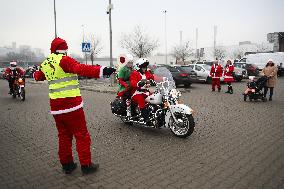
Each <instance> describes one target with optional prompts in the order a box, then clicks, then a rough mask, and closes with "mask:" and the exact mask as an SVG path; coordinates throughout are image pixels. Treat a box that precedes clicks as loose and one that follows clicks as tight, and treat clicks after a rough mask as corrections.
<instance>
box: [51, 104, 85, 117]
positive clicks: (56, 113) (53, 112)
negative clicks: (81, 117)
mask: <svg viewBox="0 0 284 189" xmlns="http://www.w3.org/2000/svg"><path fill="white" fill-rule="evenodd" d="M83 105H84V103H83V102H81V104H79V105H78V106H75V107H73V108H68V109H65V110H57V111H50V113H51V114H52V115H58V114H66V113H69V112H73V111H75V110H78V109H80V108H82V107H83Z"/></svg>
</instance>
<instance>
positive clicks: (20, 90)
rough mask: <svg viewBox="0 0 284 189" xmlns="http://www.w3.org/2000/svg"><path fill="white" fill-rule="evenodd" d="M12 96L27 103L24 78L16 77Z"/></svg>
mask: <svg viewBox="0 0 284 189" xmlns="http://www.w3.org/2000/svg"><path fill="white" fill-rule="evenodd" d="M13 88H14V89H13V92H12V94H11V95H12V96H13V98H16V97H17V96H18V97H19V98H20V99H21V100H22V101H25V99H26V95H25V93H26V92H25V78H23V77H16V79H15V81H14V87H13Z"/></svg>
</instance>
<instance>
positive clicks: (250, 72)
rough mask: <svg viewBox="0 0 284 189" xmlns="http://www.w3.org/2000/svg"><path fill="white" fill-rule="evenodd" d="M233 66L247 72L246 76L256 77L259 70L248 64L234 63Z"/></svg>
mask: <svg viewBox="0 0 284 189" xmlns="http://www.w3.org/2000/svg"><path fill="white" fill-rule="evenodd" d="M234 66H235V67H237V68H243V69H245V70H247V75H248V76H258V74H259V68H258V67H257V66H256V65H255V64H249V63H245V62H235V63H234Z"/></svg>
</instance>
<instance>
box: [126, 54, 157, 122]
mask: <svg viewBox="0 0 284 189" xmlns="http://www.w3.org/2000/svg"><path fill="white" fill-rule="evenodd" d="M148 65H149V61H148V60H147V59H146V58H140V59H138V60H137V62H136V64H135V67H134V69H135V71H133V72H132V74H131V75H130V84H131V87H132V101H133V102H134V103H135V104H137V105H138V107H139V108H140V110H141V115H142V118H143V120H141V121H144V122H145V123H148V122H149V115H148V114H149V113H148V111H147V110H146V107H145V99H146V98H147V97H148V96H149V95H150V92H149V90H148V89H147V88H148V87H149V85H155V82H154V75H153V74H152V73H151V72H150V71H148V70H147V67H148Z"/></svg>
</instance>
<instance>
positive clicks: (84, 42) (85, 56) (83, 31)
mask: <svg viewBox="0 0 284 189" xmlns="http://www.w3.org/2000/svg"><path fill="white" fill-rule="evenodd" d="M81 26H82V30H83V42H82V43H85V30H84V27H85V25H84V24H82V25H81ZM85 59H86V65H87V64H88V63H87V52H85Z"/></svg>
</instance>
